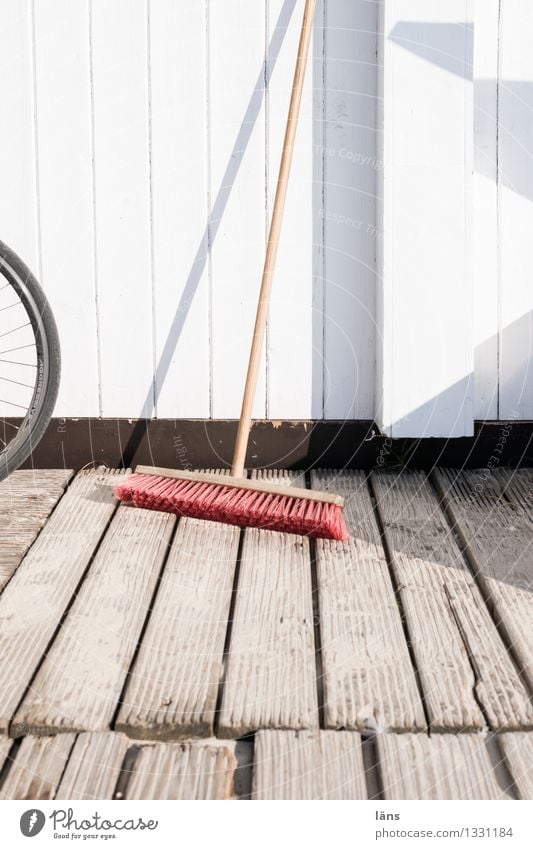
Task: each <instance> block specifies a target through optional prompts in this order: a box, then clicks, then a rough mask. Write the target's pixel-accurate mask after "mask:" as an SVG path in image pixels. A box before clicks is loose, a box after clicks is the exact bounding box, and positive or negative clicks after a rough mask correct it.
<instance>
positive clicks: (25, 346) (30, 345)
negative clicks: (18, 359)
mask: <svg viewBox="0 0 533 849" xmlns="http://www.w3.org/2000/svg"><path fill="white" fill-rule="evenodd" d="M35 347H36V346H35V342H34V343H33V344H32V343H31V342H30V344H29V345H19V347H18V348H8V349H7V350H6V351H0V354H11V353H12V352H13V351H22V350H23V349H24V348H35Z"/></svg>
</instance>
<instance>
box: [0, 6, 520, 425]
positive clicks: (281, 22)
mask: <svg viewBox="0 0 533 849" xmlns="http://www.w3.org/2000/svg"><path fill="white" fill-rule="evenodd" d="M455 1H456V0H454V2H455ZM384 2H385V4H388V3H392V0H384ZM416 2H417V0H413V3H412V4H411V5H412V6H413V8H414V5H415V4H416ZM378 5H379V4H378V2H377V0H325V2H321V1H320V0H319V3H318V9H317V18H316V22H315V33H314V43H313V60H312V67H310V68H309V73H308V78H307V84H306V91H305V94H304V100H303V107H302V115H301V126H300V131H299V135H298V141H297V150H296V154H295V159H294V170H293V174H292V182H291V185H290V190H289V197H288V204H287V210H286V218H285V229H284V233H283V238H282V244H281V248H280V255H279V265H278V270H277V274H276V280H275V288H274V294H273V303H272V307H271V311H270V321H269V328H268V338H267V345H266V349H265V353H264V361H263V372H262V378H261V383H260V390H259V392H258V398H257V403H256V408H255V415H256V416H257V417H261V418H263V417H268V418H272V419H282V418H283V419H307V418H322V417H325V418H330V419H336V418H358V419H371V418H373V417H374V415H375V414H376V395H375V391H374V387H375V384H376V377H378V375H376V366H375V360H376V347H377V338H376V337H377V335H378V333H377V330H376V321H377V319H378V315H377V310H376V294H377V291H378V288H379V287H378V275H377V273H376V272H377V271H378V270H379V268H378V267H377V266H376V257H377V256H379V253H380V250H381V245H382V242H383V240H386V239H387V238H388V233H386V232H380V231H379V229H378V227H377V221H378V219H377V217H376V191H377V187H378V184H379V179H380V177H381V172H382V170H383V167H384V166H383V162H382V161H381V160H380V158H379V153H378V151H379V150H380V146H379V145H378V144H377V138H378V136H379V128H378V125H377V121H378V120H379V108H378V107H384V108H386V106H387V104H380V101H379V97H378V88H377V86H378V82H377V80H378V75H377V67H376V52H377V48H378V36H377V29H378ZM403 5H404V6H405V5H407V6H408V5H409V3H407V2H406V0H404V2H403ZM417 5H418V9H419V10H420V25H421V26H420V33H421V34H422V35H421V38H418V39H417V37H416V23H417V18H416V16H415V17H414V18H413V16H412V15H411V19H410V24H411V25H413V24H414V25H415V27H414V29H412V30H411V33H412V37H411V39H410V41H411V43H404V44H402V45H400V46H399V48H398V49H401V50H404V51H406V53H409V54H411V56H412V67H413V68H414V70H413V73H414V74H418V75H420V74H423V73H424V69H425V68H426V67H429V65H430V64H431V62H434V64H435V67H438V69H439V71H438V72H439V74H440V75H441V76H443V75H445V74H446V73H448V74H450V75H452V76H453V74H454V70H453V68H450V67H447V66H446V61H441V62H440V65H439V57H438V55H434V56H433V59H432V58H431V56H429V57H428V51H427V50H425V51H424V43H423V33H424V32H427V26H428V23H432V24H433V25H434V26H437V25H438V21H436V20H435V19H434V16H432V12H431V8H432V7H433V4H427V3H420V2H418V4H417ZM470 9H471V17H472V21H471V22H472V24H473V32H474V61H473V75H472V76H473V101H474V103H473V110H474V146H473V147H474V150H473V172H474V173H473V178H472V188H471V191H470V195H471V198H470V200H471V204H472V239H471V245H472V254H473V256H472V275H471V279H472V298H473V304H472V315H473V318H472V316H470V318H468V316H467V315H466V313H465V316H464V318H465V321H467V320H469V321H470V324H471V326H472V334H473V337H472V350H473V362H474V387H475V409H474V413H475V417H476V418H501V419H507V418H533V369H531V368H530V367H529V363H530V361H531V357H530V351H531V341H532V336H533V320H532V315H533V312H532V308H533V303H532V301H533V286H532V285H531V283H530V280H531V269H532V268H533V256H531V254H532V253H533V238H532V233H533V161H532V154H533V117H532V116H533V109H532V107H533V58H532V53H531V50H530V46H529V37H528V33H530V32H531V28H532V25H533V7H532V6H531V4H530V3H529V2H528V0H472V2H471V3H470ZM302 11H303V0H180V2H176V0H0V30H1V33H2V45H3V47H2V51H1V55H0V66H1V67H0V98H1V102H2V110H3V130H2V133H0V186H1V192H0V238H1V239H3V240H4V241H6V242H7V243H8V244H10V245H11V246H12V247H13V248H14V249H15V250H16V251H17V252H18V253H20V255H21V256H22V257H23V258H24V259H25V261H26V262H27V263H28V264H29V265H30V267H31V268H32V269H33V270H34V271H35V273H36V274H37V276H38V277H39V278H40V279H41V281H42V282H43V284H44V287H45V289H46V291H47V294H48V296H49V298H50V301H51V302H52V305H53V309H54V312H55V314H56V317H57V320H58V324H59V329H60V334H61V340H62V348H63V379H62V385H61V393H60V398H59V401H58V405H57V409H56V414H57V415H63V416H99V415H102V416H112V417H115V416H125V417H136V416H140V415H148V416H152V415H157V416H160V417H187V418H193V417H194V418H204V417H215V418H230V417H236V416H238V413H239V406H240V393H241V385H242V380H243V377H244V368H245V362H246V356H247V353H248V347H249V340H250V333H251V325H252V321H253V311H254V307H255V297H256V293H257V286H258V282H259V276H260V272H261V264H262V259H263V253H264V248H265V238H266V232H267V224H268V220H269V216H270V212H271V205H272V199H273V192H274V187H275V178H276V172H277V167H278V162H279V155H280V146H281V140H282V133H283V123H284V120H285V115H286V109H287V105H288V97H289V92H290V85H291V79H292V72H293V65H294V53H295V49H296V45H297V38H298V28H299V25H300V21H301V15H302ZM400 23H401V21H400ZM467 23H468V21H467ZM424 27H425V28H426V29H424ZM444 53H446V51H444ZM417 62H418V63H419V65H417ZM448 65H449V63H448ZM401 96H402V98H403V104H402V103H400V104H397V108H400V109H401V108H402V105H403V108H404V109H405V114H408V113H409V109H410V102H409V98H410V97H413V96H414V90H412V89H410V88H409V87H407V88H404V90H403V91H402V95H401ZM413 179H415V178H413ZM428 215H429V216H431V210H428ZM444 235H445V234H444ZM448 296H449V293H447V291H446V290H445V287H444V286H443V291H442V292H441V293H440V297H441V298H442V299H443V300H445V299H446V298H447V297H448ZM447 304H448V306H449V304H450V302H447ZM429 306H433V305H432V304H430V305H429ZM428 308H429V307H428ZM463 308H464V306H463V305H462V304H458V305H457V309H459V310H462V309H463ZM414 309H415V314H414V315H411V316H410V317H411V318H412V320H414V321H419V322H424V321H426V320H427V316H426V315H425V314H424V309H426V307H424V306H423V305H421V304H420V303H419V304H418V306H417V304H416V303H415V305H414ZM417 309H418V313H417V312H416V310H417ZM452 311H453V310H451V309H450V313H451V312H452ZM450 345H453V340H452V339H450ZM432 356H433V359H435V356H436V355H435V352H432ZM438 356H441V357H442V358H445V357H446V356H447V350H446V349H445V348H444V349H442V350H440V351H439V353H438ZM411 362H412V363H414V364H415V366H416V363H417V358H416V357H411ZM466 362H467V360H466V359H465V363H466ZM423 366H424V357H423V352H420V367H421V369H422V368H423ZM378 368H381V365H379V366H378ZM410 369H411V372H412V373H410V375H409V380H411V381H414V383H415V384H416V381H417V379H418V378H417V374H416V368H415V369H414V370H413V366H410ZM467 370H468V369H467V367H466V366H465V371H467ZM421 374H422V372H421ZM462 377H464V378H465V379H470V378H471V375H470V374H465V375H459V378H462ZM405 379H406V378H405V376H403V377H398V381H402V380H404V381H405ZM424 379H425V378H424ZM454 380H455V377H454ZM378 386H379V380H378ZM448 388H449V387H446V386H439V387H438V389H437V391H438V392H442V393H445V392H446V391H447V389H448ZM396 391H397V392H398V393H399V395H400V396H402V392H403V388H402V385H401V382H400V383H398V385H397V386H396ZM424 391H425V390H424ZM428 391H429V390H428ZM420 397H421V396H420V393H419V394H418V395H417V393H416V392H415V393H413V399H414V400H413V402H412V403H413V407H414V406H416V405H418V406H419V405H420ZM407 413H409V410H407Z"/></svg>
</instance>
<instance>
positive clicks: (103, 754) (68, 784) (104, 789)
mask: <svg viewBox="0 0 533 849" xmlns="http://www.w3.org/2000/svg"><path fill="white" fill-rule="evenodd" d="M129 745H130V741H129V740H128V738H127V737H126V736H125V735H124V734H115V733H113V732H110V733H105V732H104V733H99V732H94V733H87V734H79V735H78V737H77V738H76V742H75V743H74V747H73V749H72V751H71V753H70V757H69V760H68V764H67V767H66V769H65V772H64V773H63V777H62V779H61V783H60V785H59V787H58V789H57V793H56V796H55V798H56V799H112V798H113V793H114V791H115V787H116V784H117V781H118V777H119V773H120V768H121V766H122V763H123V761H124V757H125V755H126V752H127V750H128V746H129Z"/></svg>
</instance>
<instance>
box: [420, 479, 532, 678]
mask: <svg viewBox="0 0 533 849" xmlns="http://www.w3.org/2000/svg"><path fill="white" fill-rule="evenodd" d="M434 480H435V483H436V485H437V487H438V488H439V490H440V492H441V494H442V497H443V500H444V504H445V506H446V508H447V510H448V512H449V515H450V517H451V519H452V520H453V522H454V526H455V529H456V531H457V533H458V534H459V537H460V538H461V541H462V544H463V546H464V548H465V551H466V553H467V554H468V556H469V558H470V560H471V562H472V564H473V567H474V569H475V572H476V575H477V579H478V582H479V584H480V586H481V587H482V590H483V594H484V596H485V599H486V602H487V604H488V606H489V609H490V611H491V614H492V617H493V619H494V621H495V622H496V623H497V625H498V627H499V630H500V633H502V634H503V635H504V639H505V642H506V645H507V646H508V647H512V651H513V655H514V658H515V660H516V663H517V664H518V667H519V669H520V670H521V672H522V674H523V676H524V679H525V680H526V682H527V685H528V687H529V689H530V692H531V693H533V546H532V540H533V524H532V522H531V518H530V516H529V515H528V514H527V513H526V511H525V510H524V509H521V508H517V507H516V506H515V505H513V504H512V503H511V502H510V501H509V500H508V499H507V498H505V497H504V495H503V494H502V483H501V482H500V481H499V480H498V478H497V477H496V476H495V475H494V474H493V473H492V472H490V471H489V470H481V471H462V472H457V471H453V470H450V469H439V470H436V472H435V473H434Z"/></svg>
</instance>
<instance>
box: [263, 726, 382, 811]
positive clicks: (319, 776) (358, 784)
mask: <svg viewBox="0 0 533 849" xmlns="http://www.w3.org/2000/svg"><path fill="white" fill-rule="evenodd" d="M252 798H253V799H276V800H281V799H366V798H367V789H366V780H365V769H364V765H363V749H362V745H361V737H360V735H359V734H358V733H357V732H354V731H260V732H259V733H258V734H256V736H255V745H254V772H253V797H252Z"/></svg>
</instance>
